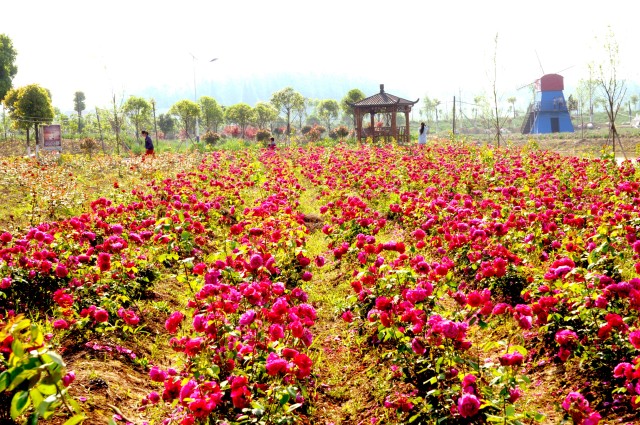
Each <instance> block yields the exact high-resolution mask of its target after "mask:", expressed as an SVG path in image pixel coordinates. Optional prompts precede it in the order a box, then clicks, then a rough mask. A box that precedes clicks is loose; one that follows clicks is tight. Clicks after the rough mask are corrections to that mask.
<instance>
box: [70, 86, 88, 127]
mask: <svg viewBox="0 0 640 425" xmlns="http://www.w3.org/2000/svg"><path fill="white" fill-rule="evenodd" d="M84 100H85V97H84V93H83V92H81V91H77V92H75V93H74V94H73V110H74V111H76V112H77V113H78V133H81V132H82V111H84V110H85V109H86V107H87V106H86V105H85V104H84Z"/></svg>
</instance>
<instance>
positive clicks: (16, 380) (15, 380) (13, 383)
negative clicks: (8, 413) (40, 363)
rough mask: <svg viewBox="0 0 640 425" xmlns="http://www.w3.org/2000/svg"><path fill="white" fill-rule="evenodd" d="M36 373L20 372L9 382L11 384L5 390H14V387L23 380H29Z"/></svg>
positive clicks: (32, 371)
mask: <svg viewBox="0 0 640 425" xmlns="http://www.w3.org/2000/svg"><path fill="white" fill-rule="evenodd" d="M37 373H38V371H37V370H33V369H31V370H23V371H22V372H20V373H19V374H18V376H16V377H15V378H13V380H12V381H11V384H10V385H9V388H7V390H9V391H13V390H15V389H16V387H17V386H18V385H20V384H22V383H23V382H24V381H25V379H29V378H31V377H32V376H34V375H36V374H37Z"/></svg>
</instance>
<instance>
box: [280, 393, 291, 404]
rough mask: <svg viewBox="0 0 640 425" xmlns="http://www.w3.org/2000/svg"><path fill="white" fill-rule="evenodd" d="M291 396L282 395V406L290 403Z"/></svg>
mask: <svg viewBox="0 0 640 425" xmlns="http://www.w3.org/2000/svg"><path fill="white" fill-rule="evenodd" d="M289 398H290V396H289V394H287V393H284V394H282V397H280V406H284V405H285V404H287V402H288V401H289Z"/></svg>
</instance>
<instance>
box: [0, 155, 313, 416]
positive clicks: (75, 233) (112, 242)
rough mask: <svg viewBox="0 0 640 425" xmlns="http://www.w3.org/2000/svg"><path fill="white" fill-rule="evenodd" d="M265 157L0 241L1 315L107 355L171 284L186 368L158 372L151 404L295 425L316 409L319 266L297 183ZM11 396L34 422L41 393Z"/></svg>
mask: <svg viewBox="0 0 640 425" xmlns="http://www.w3.org/2000/svg"><path fill="white" fill-rule="evenodd" d="M265 155H266V156H265V157H264V158H253V159H254V162H250V160H249V158H246V157H244V158H241V157H233V156H232V155H231V154H229V155H226V156H223V155H222V154H220V153H213V154H211V155H209V156H207V157H206V158H205V159H204V160H203V161H202V162H201V163H200V164H196V165H193V166H192V168H187V169H186V171H184V172H180V173H177V174H175V175H174V176H172V177H170V178H163V179H152V180H151V181H150V182H149V183H148V184H147V185H146V187H137V188H134V189H133V190H131V191H130V192H126V193H125V192H123V191H122V190H121V189H120V188H119V184H118V183H114V185H113V186H114V194H113V195H114V196H113V197H110V198H107V197H103V198H99V199H96V200H95V201H93V202H92V203H91V205H90V210H89V211H87V212H85V213H83V214H81V215H78V216H74V217H71V218H68V219H64V220H60V221H55V222H43V223H40V224H38V225H36V226H34V227H32V228H30V229H29V230H28V231H26V232H25V233H23V234H18V233H16V234H14V233H10V232H3V233H2V234H1V235H0V258H1V261H0V278H1V282H2V283H1V286H2V289H1V290H2V293H3V298H2V299H1V300H0V308H1V309H2V311H3V315H4V316H9V317H12V316H14V315H16V314H20V313H26V312H28V313H29V314H31V315H32V316H34V317H40V318H47V321H48V322H49V325H48V327H50V328H53V330H54V333H55V334H56V335H58V336H59V337H64V336H66V337H72V338H74V340H78V339H79V340H80V342H85V341H86V345H87V346H90V347H103V346H105V345H104V344H101V343H99V342H95V339H100V337H101V335H112V336H115V337H124V338H125V339H126V335H127V333H134V332H137V331H138V330H139V329H144V328H145V327H146V326H148V325H149V323H148V320H153V319H148V318H147V316H148V314H147V313H148V312H147V311H145V309H144V308H143V307H141V305H144V304H140V302H139V301H140V300H141V299H144V298H145V297H147V296H148V295H149V294H150V293H152V292H153V290H154V286H155V285H157V284H158V282H159V281H162V280H163V279H175V281H177V282H178V283H179V284H180V285H181V286H182V287H183V288H184V292H185V294H187V296H188V302H187V303H186V304H185V305H184V306H183V308H181V309H178V310H176V311H174V312H173V313H171V314H170V315H169V316H168V317H167V319H166V323H165V330H166V332H167V333H168V334H169V335H170V342H169V343H170V347H171V349H172V350H173V351H174V352H175V353H176V354H175V356H174V357H176V358H178V359H181V360H179V361H177V363H175V364H169V365H151V366H152V367H151V370H150V374H149V377H150V380H151V381H153V382H158V391H154V392H152V393H151V394H149V396H148V397H147V398H145V399H144V400H143V404H144V405H145V406H147V407H150V406H154V407H153V408H154V409H157V410H158V411H159V413H157V414H162V415H168V416H167V417H168V419H167V420H169V421H171V420H177V421H180V422H182V423H194V422H195V421H198V422H206V421H214V422H215V421H217V420H221V421H222V420H233V421H237V422H244V421H255V420H259V421H263V422H269V423H272V422H281V423H290V422H293V421H295V417H297V415H299V412H304V411H306V410H307V405H308V403H307V397H308V395H307V385H308V382H309V380H310V379H311V375H312V366H313V363H312V361H311V359H310V357H309V356H308V354H307V352H308V348H309V346H310V345H311V344H312V341H313V336H312V333H311V331H310V327H311V326H312V325H313V324H314V321H315V319H316V313H315V310H314V308H313V307H311V306H310V305H309V304H308V303H307V302H306V301H307V294H306V293H305V292H304V291H303V290H302V289H301V288H300V282H304V281H308V280H310V279H311V273H310V272H309V271H308V270H307V269H308V266H309V264H310V262H311V260H310V259H308V258H307V257H305V251H304V246H305V234H306V230H305V228H304V226H303V225H302V224H301V223H302V222H301V220H300V217H299V216H298V214H297V212H296V210H295V203H296V202H297V197H298V192H297V190H296V189H293V190H292V189H291V188H292V187H295V185H296V183H295V182H294V180H295V178H294V177H293V174H292V173H291V172H289V173H288V174H286V173H283V172H281V171H279V170H280V169H281V168H285V167H284V165H285V164H284V163H281V162H280V161H279V159H278V158H277V157H275V156H274V155H273V153H266V154H265ZM263 168H264V169H265V170H262V169H263ZM261 173H263V174H269V175H270V176H272V177H273V178H274V180H273V181H271V180H269V181H267V179H266V177H265V176H264V175H261ZM298 188H299V185H298ZM159 278H160V279H159ZM52 337H53V335H50V336H49V338H52ZM57 339H58V340H59V338H57ZM11 348H12V345H11V344H10V341H9V348H8V350H7V352H6V355H7V356H12V355H13V354H12V350H11ZM117 348H119V349H121V351H122V352H126V353H130V350H128V349H126V348H123V347H117ZM8 358H9V357H8ZM55 358H56V359H57V357H55ZM131 358H135V355H133V354H132V353H131ZM12 373H13V372H12ZM3 376H4V375H3ZM60 379H62V378H61V377H59V380H60ZM60 388H64V387H63V386H62V384H60ZM3 390H6V391H7V392H8V395H9V396H10V397H9V399H12V398H13V399H15V398H16V397H18V398H19V399H20V403H21V404H20V409H19V410H17V412H18V413H19V414H28V411H27V408H28V406H29V404H28V403H26V399H27V398H29V400H31V405H33V406H34V409H35V407H36V401H37V400H36V399H34V398H33V397H32V396H33V394H35V393H33V392H27V393H24V392H16V390H17V388H16V386H15V385H7V386H5V387H3ZM60 391H63V390H62V389H61V390H60ZM25 394H26V395H25ZM49 404H50V405H56V403H53V401H50V403H49ZM57 404H60V403H57ZM32 410H33V409H32ZM36 410H37V409H36ZM72 411H73V410H72ZM43 412H44V411H43ZM12 413H13V411H12Z"/></svg>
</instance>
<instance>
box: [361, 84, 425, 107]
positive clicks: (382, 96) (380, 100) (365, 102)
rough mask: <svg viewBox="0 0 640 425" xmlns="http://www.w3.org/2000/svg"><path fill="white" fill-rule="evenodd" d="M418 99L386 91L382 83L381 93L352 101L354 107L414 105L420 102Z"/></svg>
mask: <svg viewBox="0 0 640 425" xmlns="http://www.w3.org/2000/svg"><path fill="white" fill-rule="evenodd" d="M418 100H419V99H418ZM418 100H416V101H411V100H407V99H403V98H401V97H398V96H395V95H393V94H389V93H386V92H385V91H384V84H380V93H376V94H374V95H373V96H369V97H367V98H365V99H362V100H360V101H358V102H354V103H350V104H349V105H350V106H352V107H367V106H392V105H398V106H405V105H406V106H413V105H415V104H416V103H418Z"/></svg>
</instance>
